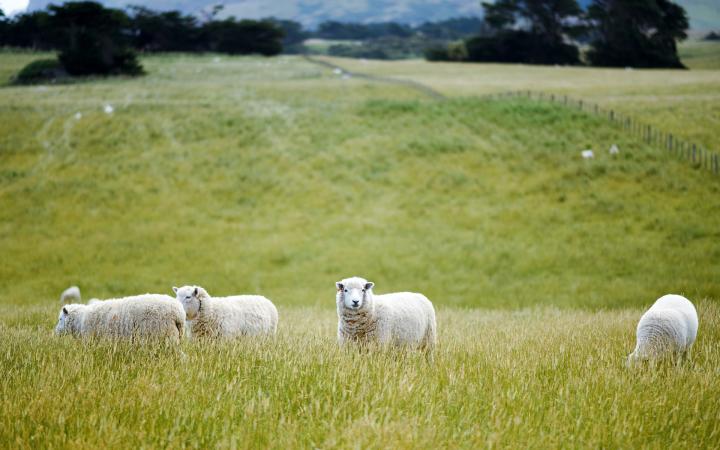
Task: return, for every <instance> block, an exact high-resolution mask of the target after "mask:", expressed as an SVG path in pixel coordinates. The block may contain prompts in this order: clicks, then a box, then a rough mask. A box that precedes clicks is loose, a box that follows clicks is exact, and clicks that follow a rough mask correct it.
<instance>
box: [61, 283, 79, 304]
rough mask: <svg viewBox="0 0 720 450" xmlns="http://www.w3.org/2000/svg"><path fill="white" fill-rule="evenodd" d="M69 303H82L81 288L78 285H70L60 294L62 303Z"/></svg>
mask: <svg viewBox="0 0 720 450" xmlns="http://www.w3.org/2000/svg"><path fill="white" fill-rule="evenodd" d="M67 303H80V288H79V287H77V286H70V287H69V288H67V289H65V290H64V291H63V293H62V294H60V304H61V305H65V304H67Z"/></svg>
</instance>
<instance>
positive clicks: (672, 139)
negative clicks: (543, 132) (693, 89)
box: [483, 91, 720, 175]
mask: <svg viewBox="0 0 720 450" xmlns="http://www.w3.org/2000/svg"><path fill="white" fill-rule="evenodd" d="M483 97H484V98H489V99H504V98H513V97H525V98H528V99H535V100H541V101H549V102H551V103H557V104H561V105H564V106H567V107H570V108H575V109H578V110H580V111H583V112H587V113H590V114H594V115H596V116H599V117H605V118H606V119H607V120H608V121H610V122H611V123H613V124H615V125H617V126H619V127H620V128H622V129H623V130H624V131H626V132H628V133H631V134H633V135H636V136H638V137H640V138H641V139H642V140H643V141H644V142H646V143H647V144H649V145H653V146H656V147H659V148H661V149H662V150H665V151H667V152H668V153H670V154H673V155H675V156H677V157H678V158H680V159H686V160H688V161H689V162H690V163H691V164H692V165H693V167H695V168H697V169H704V170H709V171H710V172H712V173H713V174H715V175H719V174H720V156H719V155H718V154H717V153H716V152H711V151H708V150H707V149H705V148H703V147H700V146H699V145H697V144H695V143H692V142H688V141H686V140H685V139H682V138H679V137H678V136H677V135H674V134H673V133H670V132H667V131H663V130H660V129H658V128H656V127H654V126H652V125H649V124H647V123H643V122H641V121H639V120H637V119H635V118H633V117H630V116H628V115H626V114H623V113H620V112H618V111H615V110H614V109H607V108H602V107H600V106H599V105H598V104H597V103H590V102H586V101H584V100H577V99H574V98H571V97H568V96H567V95H556V94H550V93H546V92H533V91H511V92H503V93H499V94H487V95H485V96H483Z"/></svg>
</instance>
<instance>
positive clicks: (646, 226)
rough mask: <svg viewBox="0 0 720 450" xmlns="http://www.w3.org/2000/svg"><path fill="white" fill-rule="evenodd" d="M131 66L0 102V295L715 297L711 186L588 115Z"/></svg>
mask: <svg viewBox="0 0 720 450" xmlns="http://www.w3.org/2000/svg"><path fill="white" fill-rule="evenodd" d="M145 63H146V65H147V66H148V71H149V73H150V75H149V76H147V77H145V78H141V79H138V80H112V81H111V80H108V81H96V82H92V83H88V84H77V85H68V86H52V87H28V88H4V89H2V90H1V91H0V98H2V102H0V104H1V105H2V106H0V119H1V120H0V149H2V150H1V151H0V166H1V167H2V171H1V172H0V201H2V203H3V205H4V208H3V209H2V211H0V222H1V223H2V224H3V232H2V234H0V245H1V246H2V248H3V249H4V253H5V256H6V258H7V259H6V261H8V263H7V264H3V265H2V267H0V281H1V282H2V283H3V285H5V286H8V289H7V291H6V295H5V297H4V298H5V301H9V302H14V303H24V302H35V301H43V300H44V299H47V298H51V297H55V296H56V295H57V294H58V293H59V292H60V291H61V290H62V289H63V288H65V287H67V286H68V285H70V284H79V285H80V286H81V287H82V288H84V289H85V290H86V293H87V294H88V295H92V296H98V297H103V296H112V295H119V294H125V293H128V292H141V291H142V292H145V291H148V290H149V291H158V292H166V291H168V290H169V287H170V286H172V285H173V284H178V283H202V284H204V285H206V287H208V289H209V290H211V291H218V292H232V291H241V292H246V291H254V292H263V293H266V294H268V295H270V296H271V297H272V298H274V299H276V301H277V302H278V303H279V304H281V305H290V304H295V305H299V304H326V303H327V302H328V299H329V298H331V297H332V292H333V283H334V281H336V280H337V279H340V278H342V277H344V276H348V275H352V274H363V275H365V276H367V277H369V278H373V279H374V281H375V282H376V283H377V285H378V287H379V289H380V290H381V291H385V290H402V289H417V290H421V291H424V292H425V293H427V294H428V295H429V296H430V297H431V298H433V299H435V300H436V302H437V303H438V304H447V305H464V306H492V307H516V306H526V305H536V304H553V305H561V306H588V307H607V306H620V305H637V304H644V303H646V302H647V301H648V299H651V298H655V297H656V296H657V295H658V294H661V293H664V292H668V291H672V292H684V293H686V294H688V295H691V296H693V297H698V296H712V297H717V296H718V295H720V291H719V290H718V285H717V284H716V283H715V282H714V280H717V279H718V276H719V275H720V272H719V270H720V269H719V268H718V266H717V265H716V264H713V261H715V260H716V259H717V258H718V257H719V256H720V239H718V237H720V235H719V234H718V231H717V230H720V217H718V215H717V214H715V213H714V211H717V208H718V206H720V196H718V195H717V194H718V192H719V188H720V183H718V180H717V179H715V178H712V177H711V176H710V175H709V174H708V173H707V172H696V171H694V170H693V169H691V168H689V167H688V166H687V165H686V164H685V163H682V162H678V161H675V160H673V159H671V158H670V157H669V156H667V155H665V154H664V153H662V152H659V151H657V150H654V149H651V148H648V147H645V146H644V145H643V144H641V143H640V142H638V141H636V140H635V139H634V138H631V137H629V136H626V135H624V134H623V133H622V132H621V131H620V130H617V129H615V128H612V127H611V126H610V125H608V124H607V123H606V122H605V121H603V120H601V119H598V118H594V117H591V116H588V115H584V114H580V113H577V112H573V111H570V110H566V109H563V108H561V107H557V106H548V105H543V104H537V103H526V102H522V101H510V102H508V101H482V100H475V99H456V100H450V101H446V102H441V103H438V102H433V101H430V100H425V99H424V98H422V97H420V94H418V93H416V92H414V91H412V90H409V89H405V88H402V87H397V86H385V85H381V84H377V83H369V82H364V81H358V80H353V79H350V80H343V79H341V78H340V77H337V76H335V75H333V74H332V72H331V71H330V70H326V69H322V68H318V67H316V66H312V65H309V64H308V63H306V62H303V61H301V60H299V59H295V58H280V59H272V60H267V59H254V58H246V59H242V58H229V59H228V58H225V59H222V60H219V62H213V59H212V57H198V58H189V57H187V58H186V57H154V58H151V59H148V60H146V61H145ZM106 103H109V104H112V105H113V106H114V108H115V112H114V113H113V114H111V115H108V114H105V113H103V112H102V107H103V105H104V104H106ZM76 113H81V114H82V117H81V118H79V119H78V118H76ZM613 143H616V144H618V145H619V146H620V148H621V154H620V156H619V157H618V158H616V159H612V158H610V157H609V155H607V154H606V153H605V150H606V149H607V148H608V147H609V146H610V145H611V144H613ZM585 148H594V149H596V151H597V152H598V158H597V159H596V160H594V161H590V162H588V161H583V160H582V159H581V158H580V156H579V152H580V150H583V149H585Z"/></svg>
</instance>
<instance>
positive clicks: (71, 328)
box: [55, 304, 85, 335]
mask: <svg viewBox="0 0 720 450" xmlns="http://www.w3.org/2000/svg"><path fill="white" fill-rule="evenodd" d="M84 307H85V305H77V304H73V305H65V306H63V307H62V308H60V315H59V316H58V323H57V325H55V334H58V335H63V334H76V333H77V332H78V314H79V312H80V310H81V309H82V308H84Z"/></svg>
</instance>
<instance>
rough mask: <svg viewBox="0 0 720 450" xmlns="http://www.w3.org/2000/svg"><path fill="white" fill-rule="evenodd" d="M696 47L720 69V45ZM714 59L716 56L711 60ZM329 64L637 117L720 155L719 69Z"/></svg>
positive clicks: (449, 89)
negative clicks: (550, 96) (550, 98)
mask: <svg viewBox="0 0 720 450" xmlns="http://www.w3.org/2000/svg"><path fill="white" fill-rule="evenodd" d="M694 45H695V46H693V45H690V46H689V47H688V54H689V55H696V56H695V58H696V59H695V61H696V62H697V63H698V64H704V65H706V66H709V67H715V66H716V65H717V61H718V60H720V46H716V45H715V46H703V45H700V44H694ZM702 52H705V55H704V56H700V54H701V53H702ZM708 54H709V55H711V56H713V57H711V58H708V57H707V55H708ZM689 57H690V56H689ZM326 60H328V61H331V62H333V63H336V64H338V65H340V66H342V67H346V68H348V69H349V70H353V71H357V72H363V73H372V74H376V75H382V76H389V77H396V78H401V79H411V80H415V81H418V82H420V83H423V84H425V85H428V86H430V87H432V88H434V89H436V90H438V91H440V92H442V93H443V94H445V95H448V96H451V97H466V96H476V95H482V94H488V93H494V92H504V91H518V90H533V91H542V92H548V93H554V94H567V95H570V96H572V97H575V98H577V99H583V100H585V101H587V102H594V103H598V104H600V105H601V106H603V107H606V108H613V109H615V110H617V111H620V112H623V113H626V114H629V115H631V116H633V117H635V118H637V119H640V120H642V121H644V122H645V123H647V124H650V125H654V126H656V127H658V128H660V129H663V130H667V131H669V132H671V133H673V134H675V135H677V136H681V137H683V138H684V139H686V140H689V141H692V142H695V143H697V144H698V145H701V146H703V147H705V148H708V149H710V150H713V151H718V150H719V147H718V141H720V131H718V130H720V71H718V70H625V69H595V68H589V67H552V66H530V65H522V64H514V65H513V64H457V63H430V62H427V61H422V60H408V61H393V62H386V61H377V60H374V61H373V60H366V61H361V60H357V59H346V58H326ZM691 60H692V58H691Z"/></svg>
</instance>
